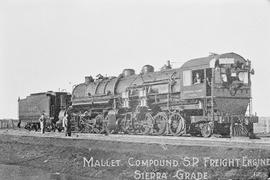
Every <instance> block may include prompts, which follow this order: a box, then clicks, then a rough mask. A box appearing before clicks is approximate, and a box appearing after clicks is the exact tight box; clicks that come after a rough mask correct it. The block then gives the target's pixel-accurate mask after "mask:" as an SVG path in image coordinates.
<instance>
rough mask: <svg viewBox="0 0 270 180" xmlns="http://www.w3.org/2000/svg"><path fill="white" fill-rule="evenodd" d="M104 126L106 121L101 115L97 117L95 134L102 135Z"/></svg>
mask: <svg viewBox="0 0 270 180" xmlns="http://www.w3.org/2000/svg"><path fill="white" fill-rule="evenodd" d="M104 125H105V119H104V116H103V115H102V114H99V115H97V116H96V117H95V124H94V127H95V128H94V129H95V131H94V132H95V133H97V134H98V133H101V132H102V131H103V130H104Z"/></svg>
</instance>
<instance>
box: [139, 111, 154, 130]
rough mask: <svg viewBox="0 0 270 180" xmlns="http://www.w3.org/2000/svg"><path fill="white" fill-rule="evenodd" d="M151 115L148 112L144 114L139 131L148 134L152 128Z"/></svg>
mask: <svg viewBox="0 0 270 180" xmlns="http://www.w3.org/2000/svg"><path fill="white" fill-rule="evenodd" d="M153 121H154V119H153V117H152V115H151V114H150V113H146V114H145V118H144V120H143V121H142V122H141V133H142V134H144V135H150V134H151V131H152V130H153Z"/></svg>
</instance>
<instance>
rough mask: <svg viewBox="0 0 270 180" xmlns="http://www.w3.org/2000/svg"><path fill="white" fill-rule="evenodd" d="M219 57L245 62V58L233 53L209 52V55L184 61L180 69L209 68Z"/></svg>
mask: <svg viewBox="0 0 270 180" xmlns="http://www.w3.org/2000/svg"><path fill="white" fill-rule="evenodd" d="M221 58H233V59H235V60H236V61H241V62H246V60H245V59H244V58H243V57H242V56H240V55H238V54H236V53H234V52H231V53H225V54H211V55H210V56H207V57H202V58H196V59H191V60H189V61H187V62H186V63H184V64H183V65H182V66H181V68H182V69H198V68H200V69H204V68H211V67H213V65H215V62H216V61H217V60H219V59H221Z"/></svg>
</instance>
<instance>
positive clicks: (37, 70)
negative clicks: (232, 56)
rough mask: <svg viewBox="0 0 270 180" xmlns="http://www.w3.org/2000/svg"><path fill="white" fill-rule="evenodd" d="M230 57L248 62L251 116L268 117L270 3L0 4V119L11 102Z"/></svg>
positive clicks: (16, 0)
mask: <svg viewBox="0 0 270 180" xmlns="http://www.w3.org/2000/svg"><path fill="white" fill-rule="evenodd" d="M210 52H214V53H226V52H235V53H237V54H240V55H241V56H243V57H244V58H246V59H250V60H251V62H252V66H253V68H254V69H255V75H254V76H253V77H252V96H253V111H254V112H257V115H259V116H270V80H269V79H268V78H269V77H270V70H269V69H270V0H204V1H202V0H182V1H181V0H79V1H78V0H1V1H0V118H17V116H18V114H17V112H18V102H17V99H18V97H20V98H24V97H26V96H27V95H29V94H30V93H35V92H44V91H48V90H53V91H58V90H66V91H69V92H71V90H72V86H74V85H75V84H78V83H82V82H84V76H87V75H92V76H96V75H97V74H99V73H100V74H104V75H108V76H118V75H119V74H120V73H121V72H122V70H123V69H124V68H133V69H135V70H136V72H139V71H140V69H141V67H142V66H143V65H145V64H151V65H153V66H154V67H155V69H157V70H158V69H159V68H160V67H161V66H162V65H164V64H165V63H166V61H167V60H171V61H172V62H173V67H180V66H181V65H182V64H183V63H184V62H185V61H187V60H189V59H192V58H198V57H205V56H208V55H209V53H210Z"/></svg>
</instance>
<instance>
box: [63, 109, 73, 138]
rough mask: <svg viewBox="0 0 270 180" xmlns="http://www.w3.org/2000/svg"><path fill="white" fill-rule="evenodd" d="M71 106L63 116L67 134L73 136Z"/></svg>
mask: <svg viewBox="0 0 270 180" xmlns="http://www.w3.org/2000/svg"><path fill="white" fill-rule="evenodd" d="M70 118H71V117H70V108H68V109H67V110H66V112H65V114H64V118H63V128H64V131H65V136H71V122H70Z"/></svg>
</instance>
